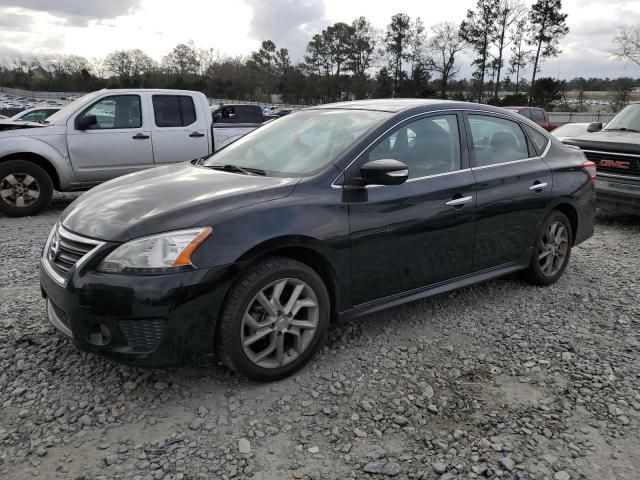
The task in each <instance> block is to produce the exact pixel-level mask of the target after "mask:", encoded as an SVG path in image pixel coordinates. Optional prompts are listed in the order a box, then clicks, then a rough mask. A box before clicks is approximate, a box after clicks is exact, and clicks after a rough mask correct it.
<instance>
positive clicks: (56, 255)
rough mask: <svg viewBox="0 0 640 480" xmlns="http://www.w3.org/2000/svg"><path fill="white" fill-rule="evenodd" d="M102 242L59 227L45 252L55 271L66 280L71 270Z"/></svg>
mask: <svg viewBox="0 0 640 480" xmlns="http://www.w3.org/2000/svg"><path fill="white" fill-rule="evenodd" d="M98 245H100V242H98V241H96V240H93V239H90V238H85V237H81V236H79V235H76V234H74V233H71V232H69V231H67V230H65V229H64V228H63V227H61V226H58V227H57V229H56V231H55V232H53V234H52V236H51V238H50V239H49V242H48V244H47V248H46V251H45V252H44V255H45V258H46V260H47V262H48V263H49V265H50V266H51V268H52V269H53V271H54V272H55V273H56V274H58V275H59V276H60V278H62V279H66V277H67V274H68V273H69V270H71V268H73V267H74V266H75V265H77V264H78V262H80V260H82V259H83V258H84V257H85V256H86V255H87V254H88V253H89V252H90V251H91V250H93V249H94V248H96V247H97V246H98Z"/></svg>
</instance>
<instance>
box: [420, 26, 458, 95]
mask: <svg viewBox="0 0 640 480" xmlns="http://www.w3.org/2000/svg"><path fill="white" fill-rule="evenodd" d="M431 31H432V32H433V35H432V36H431V39H430V40H429V43H428V50H429V58H428V65H429V68H430V69H431V70H433V71H435V72H438V73H439V74H440V96H441V97H442V98H446V96H447V83H448V82H449V79H451V78H453V77H455V76H456V75H457V73H458V72H459V71H460V67H459V66H458V67H457V66H456V63H455V62H456V55H458V53H460V52H461V51H463V50H464V49H465V48H466V45H467V42H465V41H464V39H463V38H462V37H461V36H460V30H459V28H458V27H457V26H456V24H455V23H453V22H443V23H438V24H437V25H434V26H433V27H431Z"/></svg>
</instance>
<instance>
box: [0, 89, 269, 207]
mask: <svg viewBox="0 0 640 480" xmlns="http://www.w3.org/2000/svg"><path fill="white" fill-rule="evenodd" d="M244 107H249V108H244ZM245 110H246V111H245ZM256 111H259V114H257V112H256ZM251 112H253V114H252V115H247V114H248V113H251ZM263 120H264V118H263V117H262V111H261V110H260V108H259V107H258V106H254V105H248V106H235V105H224V106H221V107H216V109H215V110H214V111H213V112H212V110H211V108H210V107H209V103H208V101H207V98H206V97H205V95H204V94H203V93H200V92H193V91H186V90H159V89H126V90H100V91H98V92H93V93H89V94H87V95H85V96H83V97H81V98H79V99H77V100H75V101H74V102H72V103H70V104H68V105H66V106H65V107H63V108H62V109H61V110H60V111H58V112H57V113H55V114H53V115H52V116H51V117H49V118H48V119H47V120H45V121H42V122H40V123H34V122H12V121H7V120H2V121H0V212H3V213H4V214H6V215H10V216H24V215H33V214H35V213H37V212H39V211H40V210H42V209H43V208H45V207H46V206H47V205H48V204H49V202H50V200H51V197H52V195H53V191H54V189H55V190H58V191H72V190H85V189H88V188H91V187H93V186H95V185H98V184H99V183H102V182H104V181H106V180H110V179H112V178H115V177H118V176H121V175H125V174H127V173H132V172H136V171H138V170H143V169H146V168H152V167H156V166H161V165H166V164H169V163H175V162H182V161H187V160H192V159H195V158H201V157H204V156H207V155H209V154H211V153H213V152H214V151H216V150H219V149H220V148H222V147H224V146H226V145H228V144H229V143H231V142H233V141H235V140H237V139H238V138H240V137H241V136H242V135H245V134H246V133H248V132H250V131H251V130H253V129H255V128H257V127H258V126H260V125H261V124H262V122H263Z"/></svg>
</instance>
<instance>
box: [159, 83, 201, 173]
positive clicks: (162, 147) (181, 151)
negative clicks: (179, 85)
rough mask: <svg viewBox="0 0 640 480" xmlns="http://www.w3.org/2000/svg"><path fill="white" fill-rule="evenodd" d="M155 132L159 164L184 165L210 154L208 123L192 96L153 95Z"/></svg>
mask: <svg viewBox="0 0 640 480" xmlns="http://www.w3.org/2000/svg"><path fill="white" fill-rule="evenodd" d="M151 106H152V112H153V113H152V115H151V119H152V120H151V121H152V125H151V131H152V135H153V158H154V161H155V164H156V165H163V164H167V163H175V162H183V161H187V160H193V159H195V158H200V157H203V156H205V155H207V154H208V153H210V152H209V140H208V138H207V121H206V118H205V114H209V112H208V111H207V112H203V111H201V109H200V108H196V105H195V103H194V101H193V97H191V96H190V95H176V94H161V93H154V94H152V95H151Z"/></svg>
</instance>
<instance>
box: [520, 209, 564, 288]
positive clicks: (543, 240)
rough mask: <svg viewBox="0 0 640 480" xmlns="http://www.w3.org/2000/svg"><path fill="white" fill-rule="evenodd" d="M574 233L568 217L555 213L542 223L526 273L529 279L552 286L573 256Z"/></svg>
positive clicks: (538, 283)
mask: <svg viewBox="0 0 640 480" xmlns="http://www.w3.org/2000/svg"><path fill="white" fill-rule="evenodd" d="M572 245H573V231H572V229H571V222H569V219H568V218H567V216H566V215H565V214H564V213H562V212H558V211H555V210H554V211H553V212H551V213H550V214H549V216H548V217H547V218H546V219H545V221H544V222H543V223H542V227H541V228H540V231H539V232H538V238H537V240H536V244H535V246H534V249H533V254H532V255H531V263H530V265H529V269H528V270H527V271H526V277H527V279H528V280H529V281H530V282H532V283H535V284H537V285H550V284H552V283H554V282H556V281H557V280H558V279H559V278H560V277H561V276H562V274H563V273H564V270H565V269H566V268H567V264H568V263H569V257H570V256H571V246H572Z"/></svg>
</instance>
